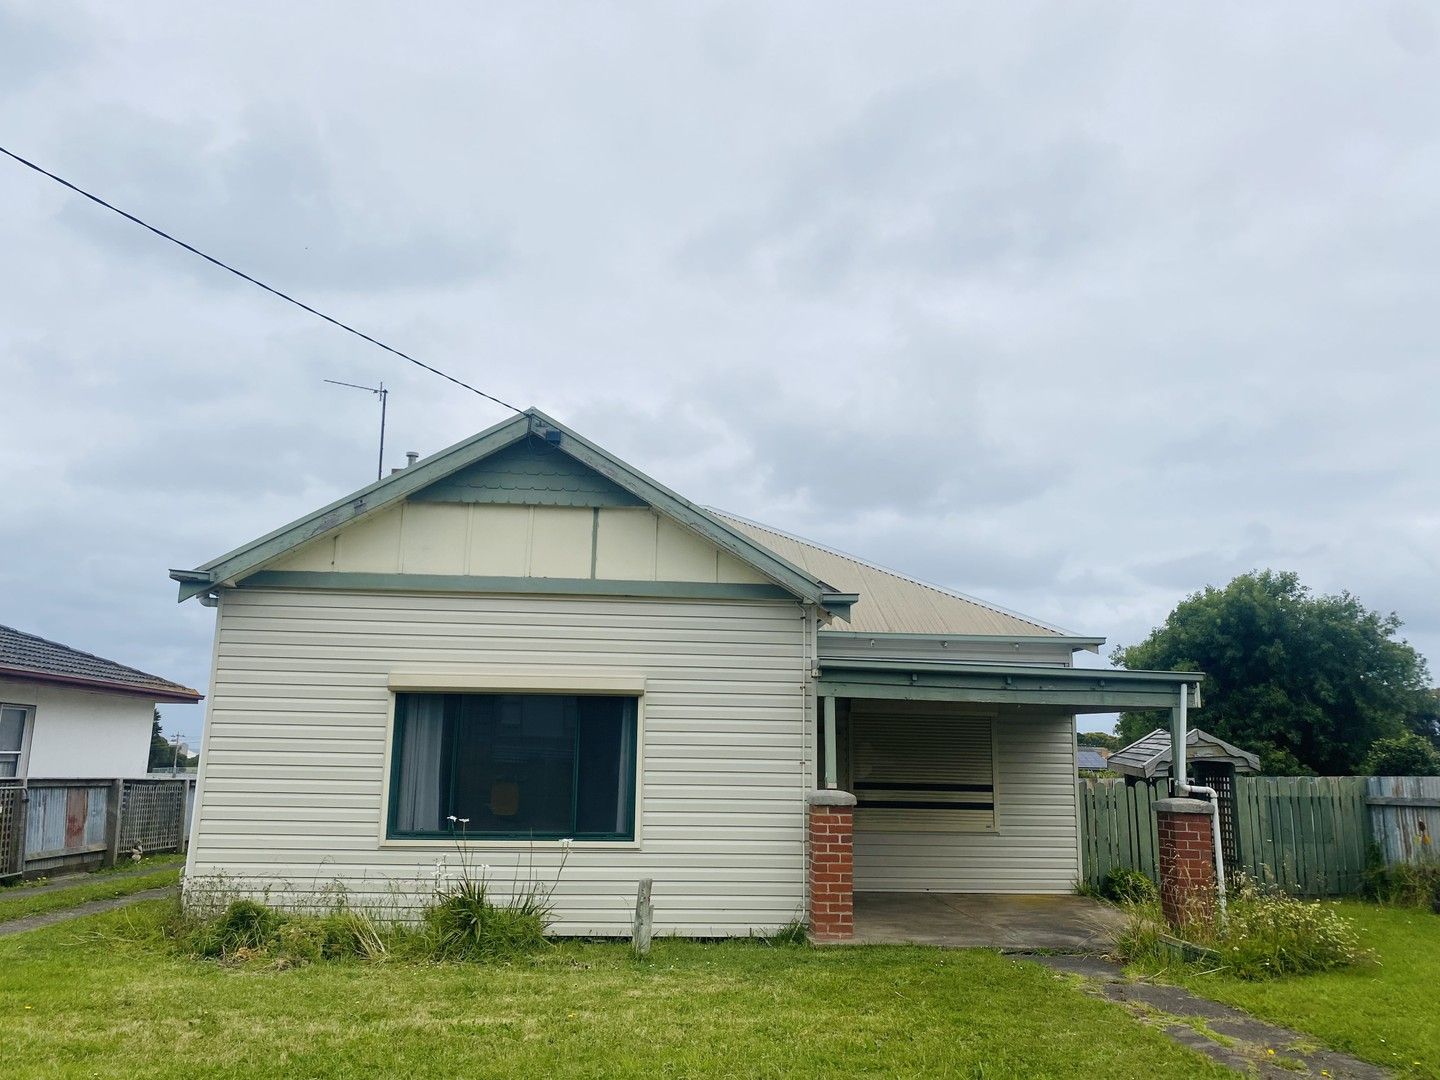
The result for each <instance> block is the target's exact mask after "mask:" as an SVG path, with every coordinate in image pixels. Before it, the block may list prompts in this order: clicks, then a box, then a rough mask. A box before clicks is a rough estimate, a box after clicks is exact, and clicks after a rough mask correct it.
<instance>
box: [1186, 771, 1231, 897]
mask: <svg viewBox="0 0 1440 1080" xmlns="http://www.w3.org/2000/svg"><path fill="white" fill-rule="evenodd" d="M1181 787H1182V789H1183V790H1182V792H1181V794H1182V795H1206V796H1208V797H1209V799H1210V837H1211V843H1212V844H1213V845H1214V846H1215V899H1216V900H1217V901H1218V902H1219V905H1220V920H1221V922H1224V920H1225V849H1224V847H1222V846H1221V844H1220V795H1219V793H1218V792H1216V790H1215V789H1214V788H1211V787H1204V786H1202V785H1199V784H1183V785H1181Z"/></svg>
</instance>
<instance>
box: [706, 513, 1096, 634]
mask: <svg viewBox="0 0 1440 1080" xmlns="http://www.w3.org/2000/svg"><path fill="white" fill-rule="evenodd" d="M710 512H711V513H712V514H715V515H716V516H717V517H720V518H722V519H723V520H724V521H725V522H726V523H727V524H728V525H731V526H733V527H734V528H736V529H738V530H739V531H740V532H742V533H744V534H745V535H746V536H748V537H750V539H751V540H754V541H755V542H756V543H759V544H763V545H765V546H766V547H768V548H769V549H770V550H771V551H773V552H775V554H777V555H779V556H780V557H781V558H782V559H785V560H787V561H789V562H792V563H794V564H795V565H796V566H799V567H801V568H803V569H804V570H806V571H807V572H809V573H810V574H812V575H814V576H815V577H817V578H820V579H821V580H822V581H825V582H826V583H827V584H829V585H831V586H833V587H834V588H836V589H839V590H842V591H844V592H851V593H859V594H860V601H859V603H857V604H855V605H854V606H853V607H852V608H851V609H850V618H849V620H848V623H841V624H837V629H838V628H840V627H842V626H843V628H844V629H847V630H855V631H859V632H861V633H871V634H994V635H997V636H1004V635H1011V636H1019V637H1035V636H1041V635H1053V636H1062V637H1063V636H1068V635H1067V634H1066V632H1065V631H1064V630H1061V629H1059V628H1057V627H1054V626H1049V625H1047V624H1045V623H1042V622H1040V621H1038V620H1036V619H1030V618H1026V617H1025V616H1024V615H1017V614H1015V613H1014V612H1012V611H1006V610H1005V609H1004V608H1001V607H997V606H995V605H994V604H987V603H984V602H982V601H980V600H976V599H974V598H973V597H969V596H965V595H964V594H962V593H958V592H954V591H952V590H950V589H943V588H941V587H940V586H938V585H929V584H927V583H925V582H923V581H919V580H917V579H915V578H912V577H909V576H907V575H905V574H901V573H898V572H896V571H894V570H887V569H885V568H884V567H883V566H877V565H876V564H875V563H872V562H866V561H865V560H864V559H858V558H856V557H855V556H853V555H845V554H843V553H841V552H839V551H835V550H834V549H832V548H827V547H824V546H822V545H820V544H817V543H815V542H813V541H811V540H802V539H800V538H799V537H798V536H791V535H790V534H789V533H784V532H781V531H780V530H778V529H772V528H771V527H769V526H768V525H760V524H758V523H756V522H753V521H747V520H745V519H744V518H738V517H736V516H735V515H733V514H727V513H724V512H722V511H718V510H711V511H710Z"/></svg>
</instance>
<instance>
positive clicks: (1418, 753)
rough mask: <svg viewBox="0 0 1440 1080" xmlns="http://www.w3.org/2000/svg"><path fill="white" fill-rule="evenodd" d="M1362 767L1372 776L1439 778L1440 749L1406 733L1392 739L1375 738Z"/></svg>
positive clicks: (1427, 740) (1427, 741)
mask: <svg viewBox="0 0 1440 1080" xmlns="http://www.w3.org/2000/svg"><path fill="white" fill-rule="evenodd" d="M1362 768H1363V769H1364V771H1365V772H1366V773H1367V774H1369V775H1370V776H1440V750H1436V749H1435V744H1434V743H1432V742H1431V741H1430V740H1429V739H1426V738H1423V737H1421V736H1419V735H1416V734H1415V733H1414V732H1413V731H1407V732H1406V733H1405V734H1403V735H1397V736H1396V737H1395V738H1393V739H1376V740H1375V742H1374V743H1372V744H1371V746H1370V753H1369V755H1368V756H1367V757H1366V758H1365V764H1364V765H1363V766H1362Z"/></svg>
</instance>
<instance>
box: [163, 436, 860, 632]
mask: <svg viewBox="0 0 1440 1080" xmlns="http://www.w3.org/2000/svg"><path fill="white" fill-rule="evenodd" d="M532 434H533V435H535V436H537V437H540V438H543V439H544V440H545V442H546V443H548V444H549V445H551V446H554V447H557V448H558V449H560V450H563V451H564V452H565V453H567V454H569V455H570V456H571V457H573V458H575V459H576V460H577V461H580V462H581V463H582V464H584V465H587V466H589V467H590V468H591V469H593V470H594V471H595V472H597V473H599V474H600V475H601V476H603V477H605V478H606V479H608V480H611V481H612V482H614V483H615V484H616V485H618V486H619V487H621V488H623V489H624V490H625V491H628V492H630V493H631V494H632V495H634V496H635V497H636V498H638V499H640V500H642V501H643V502H645V503H646V504H648V505H649V506H650V507H652V508H653V509H655V510H656V511H658V512H659V513H661V514H664V515H665V516H667V517H669V518H671V519H672V520H674V521H675V522H676V523H678V524H680V525H682V526H684V527H686V528H688V529H690V530H691V531H692V532H695V533H698V534H699V535H700V536H702V537H704V538H705V539H707V540H709V541H710V542H711V543H713V544H715V545H716V546H717V547H719V548H720V549H721V550H723V551H727V552H729V553H730V554H732V555H734V556H735V557H736V558H738V559H740V560H741V561H742V562H744V563H745V564H747V565H748V566H750V567H752V568H753V569H755V570H756V571H758V572H759V573H761V574H763V575H764V576H765V577H767V578H769V579H770V580H771V581H773V582H775V583H776V584H777V585H779V586H781V587H782V588H783V589H785V590H786V591H788V592H789V593H790V594H791V595H793V596H795V597H796V598H797V599H799V600H802V601H805V602H807V603H812V604H816V605H818V606H819V607H822V608H824V609H825V610H826V611H830V612H832V613H834V614H836V615H838V616H840V617H841V618H844V617H845V616H846V615H848V614H849V611H850V607H851V605H852V604H854V603H855V602H856V601H857V599H858V597H857V596H856V595H855V594H853V593H841V592H839V591H837V590H835V589H833V588H832V587H830V586H829V585H827V584H826V583H825V582H823V581H821V580H819V579H818V578H816V577H814V576H812V575H811V574H808V573H806V572H805V571H804V570H802V569H800V568H799V567H798V566H795V565H794V564H793V563H791V562H789V561H787V560H785V559H782V558H781V557H780V556H779V555H776V554H775V553H774V552H772V551H770V550H769V549H768V548H765V547H762V546H761V545H759V544H757V543H755V542H754V541H753V540H751V539H750V538H749V537H747V536H745V535H743V534H742V533H740V532H738V531H736V530H735V529H732V528H731V527H730V526H728V525H726V524H725V523H724V522H722V521H720V520H718V519H717V518H715V517H714V516H713V515H711V514H709V513H707V512H706V511H705V510H703V509H701V508H700V507H698V506H696V505H695V504H694V503H691V502H690V501H689V500H688V499H685V498H683V497H682V496H680V495H677V494H676V493H675V492H673V491H671V490H670V489H669V488H667V487H665V486H663V485H662V484H659V483H657V482H655V481H654V480H651V479H650V478H649V477H648V476H645V475H644V474H643V473H641V472H639V471H638V470H636V469H634V468H631V467H630V466H629V465H627V464H625V463H624V462H623V461H620V460H619V459H618V458H616V457H614V456H613V455H611V454H609V453H607V452H606V451H604V450H602V449H600V448H599V447H598V446H596V445H594V444H593V443H591V442H589V441H588V440H586V439H583V438H581V437H580V436H579V435H576V434H575V433H574V432H573V431H571V430H570V429H569V428H567V427H565V426H564V425H563V424H561V423H559V422H558V421H556V420H553V419H551V418H550V417H548V416H546V415H545V414H544V413H542V412H540V410H538V409H533V408H532V409H527V410H525V412H523V413H520V414H519V415H517V416H515V417H512V418H511V419H509V420H504V421H502V422H500V423H499V424H496V425H494V426H493V427H490V428H487V429H486V430H485V431H482V432H480V433H479V434H478V435H473V436H471V437H470V438H469V439H466V440H464V441H463V442H459V443H456V444H455V445H454V446H450V447H447V448H446V449H444V450H441V451H439V452H438V453H435V454H433V455H431V456H430V457H429V458H428V459H423V460H421V461H419V462H417V463H416V464H414V465H412V466H410V467H409V468H407V469H402V470H400V471H399V472H395V473H391V474H390V475H389V476H387V477H383V478H382V479H380V480H377V481H375V483H373V484H369V485H367V486H366V487H363V488H361V489H360V490H359V491H356V492H354V493H352V494H350V495H347V496H345V497H344V498H342V499H338V500H336V501H335V502H333V503H331V504H330V505H329V506H326V507H323V508H321V509H320V510H317V511H315V512H314V513H312V514H307V515H306V516H305V517H303V518H299V519H298V520H296V521H292V522H291V523H290V524H288V525H285V526H282V527H281V528H279V529H276V530H275V531H274V532H270V533H267V534H266V535H264V536H262V537H260V538H259V539H258V540H253V541H251V542H250V543H248V544H245V545H243V546H242V547H238V548H236V549H235V550H234V551H231V552H227V553H226V554H224V555H221V556H220V557H219V558H217V559H212V560H210V561H209V562H207V563H205V564H204V565H202V566H199V567H197V568H196V569H195V570H172V571H170V576H171V578H172V579H174V580H175V581H178V582H179V583H180V589H179V599H180V600H182V601H183V600H187V599H189V598H190V597H192V596H196V595H199V594H201V593H205V592H209V591H210V590H211V589H213V588H215V587H216V586H221V585H227V584H230V583H234V582H237V581H238V579H239V578H241V577H243V576H244V575H246V574H248V573H250V572H251V571H254V570H256V569H258V568H259V567H261V566H262V565H264V564H265V563H267V562H269V561H271V560H272V559H275V558H277V557H278V556H280V555H282V554H284V553H285V552H287V551H290V550H293V549H294V548H296V547H299V546H300V545H301V544H305V543H308V542H309V541H311V540H314V539H316V538H317V537H320V536H322V535H324V534H325V533H328V532H330V531H331V530H332V529H336V528H339V527H340V526H342V525H347V524H349V523H350V522H352V521H355V520H357V519H358V518H361V517H364V516H366V515H369V514H373V513H375V512H376V511H378V510H382V509H384V508H385V507H388V506H392V505H394V504H395V503H397V502H399V501H400V500H401V499H404V498H406V497H407V496H409V495H411V494H413V493H415V492H417V491H420V490H421V489H423V488H425V487H428V486H429V485H431V484H434V483H436V482H438V481H440V480H443V479H444V478H445V477H447V476H450V475H451V474H453V473H455V472H457V471H458V470H460V469H463V468H465V467H466V466H467V465H471V464H473V463H475V462H477V461H480V460H482V459H483V458H485V457H487V456H489V455H491V454H494V453H496V452H498V451H500V450H503V449H505V448H506V447H508V446H511V445H512V444H514V443H516V442H518V441H520V440H521V439H524V438H526V437H528V436H530V435H532ZM202 575H203V576H202Z"/></svg>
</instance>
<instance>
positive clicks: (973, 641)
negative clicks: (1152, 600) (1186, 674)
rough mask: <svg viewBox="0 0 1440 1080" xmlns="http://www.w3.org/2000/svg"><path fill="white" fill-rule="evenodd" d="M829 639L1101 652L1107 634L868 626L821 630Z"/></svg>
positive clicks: (854, 642) (856, 643) (822, 637)
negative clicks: (892, 630)
mask: <svg viewBox="0 0 1440 1080" xmlns="http://www.w3.org/2000/svg"><path fill="white" fill-rule="evenodd" d="M826 642H832V643H834V644H836V645H839V646H842V647H844V646H859V645H861V644H864V643H869V644H878V645H883V644H885V643H887V642H895V643H897V644H905V645H942V644H944V643H945V642H953V643H955V644H957V645H1068V646H1070V648H1071V650H1072V651H1076V652H1078V651H1079V650H1081V649H1084V650H1087V651H1089V652H1098V651H1099V649H1100V646H1101V645H1104V644H1105V638H1103V637H1082V636H1076V635H1072V634H906V633H883V632H879V631H876V632H872V633H866V632H865V631H864V630H821V631H820V648H821V651H822V652H823V651H824V648H825V644H826Z"/></svg>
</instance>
